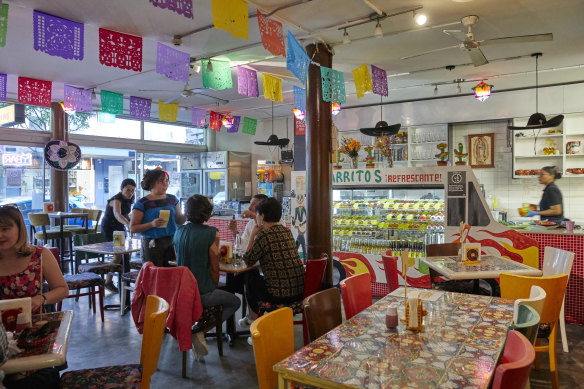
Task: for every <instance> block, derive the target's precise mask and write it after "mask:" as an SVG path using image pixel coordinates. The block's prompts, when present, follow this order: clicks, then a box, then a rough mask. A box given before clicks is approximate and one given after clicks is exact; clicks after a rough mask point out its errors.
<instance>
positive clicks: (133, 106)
mask: <svg viewBox="0 0 584 389" xmlns="http://www.w3.org/2000/svg"><path fill="white" fill-rule="evenodd" d="M151 107H152V100H150V99H143V98H141V97H136V96H130V116H131V117H133V118H136V119H142V120H148V119H150V108H151Z"/></svg>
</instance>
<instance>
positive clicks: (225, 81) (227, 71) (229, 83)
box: [201, 58, 233, 90]
mask: <svg viewBox="0 0 584 389" xmlns="http://www.w3.org/2000/svg"><path fill="white" fill-rule="evenodd" d="M209 61H211V66H208V63H209ZM201 64H202V65H203V66H202V68H203V88H211V89H215V90H222V89H231V88H233V80H232V79H231V66H230V64H229V61H218V60H214V59H211V60H209V59H207V58H203V59H201ZM209 67H211V68H212V69H211V70H209Z"/></svg>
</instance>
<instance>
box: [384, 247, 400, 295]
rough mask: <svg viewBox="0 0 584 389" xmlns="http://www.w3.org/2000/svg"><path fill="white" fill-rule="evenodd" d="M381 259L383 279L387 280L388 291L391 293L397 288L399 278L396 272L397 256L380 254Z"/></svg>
mask: <svg viewBox="0 0 584 389" xmlns="http://www.w3.org/2000/svg"><path fill="white" fill-rule="evenodd" d="M381 260H382V261H383V271H385V280H386V281H387V286H388V288H389V293H391V292H393V291H394V290H396V289H397V288H399V278H398V274H397V272H398V270H397V261H398V257H392V256H388V255H382V256H381Z"/></svg>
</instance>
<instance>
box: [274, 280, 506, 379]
mask: <svg viewBox="0 0 584 389" xmlns="http://www.w3.org/2000/svg"><path fill="white" fill-rule="evenodd" d="M414 290H416V289H414V288H408V293H412V291H414ZM417 291H418V292H419V293H422V295H421V298H422V299H426V298H427V297H424V294H426V295H428V296H429V295H432V296H434V297H438V299H437V301H435V302H428V301H424V303H423V305H424V309H426V310H427V311H428V315H427V316H425V317H424V323H425V329H424V331H423V332H419V333H416V332H412V331H408V330H406V329H405V324H404V323H400V324H399V326H398V328H397V329H396V330H388V329H387V328H386V327H385V311H386V309H387V306H388V305H389V304H390V303H392V302H398V303H399V304H400V306H399V308H398V313H399V315H400V317H401V318H403V317H404V316H405V305H404V302H405V300H404V298H403V297H400V296H402V295H403V288H399V289H397V290H396V291H394V292H393V293H392V294H391V295H387V296H386V297H384V298H383V299H381V300H379V301H378V302H376V303H375V304H373V305H372V306H371V307H369V308H367V309H366V310H364V311H363V312H361V313H359V314H357V315H356V316H354V317H353V318H351V319H350V320H347V321H345V322H344V323H343V324H341V325H340V326H339V327H337V328H335V329H333V330H332V331H330V332H328V333H327V334H325V335H323V336H322V337H320V338H319V339H317V340H315V341H314V342H312V343H310V344H308V345H307V346H305V347H303V348H302V349H300V350H298V351H297V352H295V353H294V354H293V355H291V356H290V357H288V358H286V359H284V360H283V361H281V362H279V363H277V364H276V365H274V370H275V371H276V372H277V373H278V375H279V388H285V387H286V384H287V381H295V382H300V383H304V384H308V385H313V386H317V387H320V388H387V389H393V388H396V389H399V388H405V387H408V388H413V387H416V388H463V387H464V388H487V387H488V386H489V383H490V381H491V379H492V376H493V373H494V370H495V367H496V364H497V359H498V358H499V355H500V353H501V352H502V350H503V347H504V343H505V338H506V334H507V326H508V325H510V324H511V323H512V321H513V302H514V300H510V299H501V298H494V297H490V296H478V295H470V294H461V293H451V292H441V291H432V290H427V289H417ZM437 294H438V295H437ZM410 296H411V294H410Z"/></svg>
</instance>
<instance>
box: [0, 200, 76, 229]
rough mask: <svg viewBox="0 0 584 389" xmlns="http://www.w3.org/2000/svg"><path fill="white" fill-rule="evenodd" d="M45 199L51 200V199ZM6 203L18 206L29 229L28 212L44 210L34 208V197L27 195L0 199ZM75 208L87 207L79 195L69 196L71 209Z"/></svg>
mask: <svg viewBox="0 0 584 389" xmlns="http://www.w3.org/2000/svg"><path fill="white" fill-rule="evenodd" d="M45 201H50V200H49V199H47V200H45ZM6 204H14V205H16V206H17V207H18V209H19V210H20V212H21V213H22V216H24V222H25V223H26V227H27V229H28V226H29V222H28V214H29V213H31V212H33V213H37V212H43V210H42V209H33V208H32V199H31V198H30V197H26V196H20V197H8V198H6V199H4V200H2V201H0V205H6ZM73 208H85V204H83V203H82V202H81V201H80V200H79V198H78V197H77V196H69V210H71V209H73Z"/></svg>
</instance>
